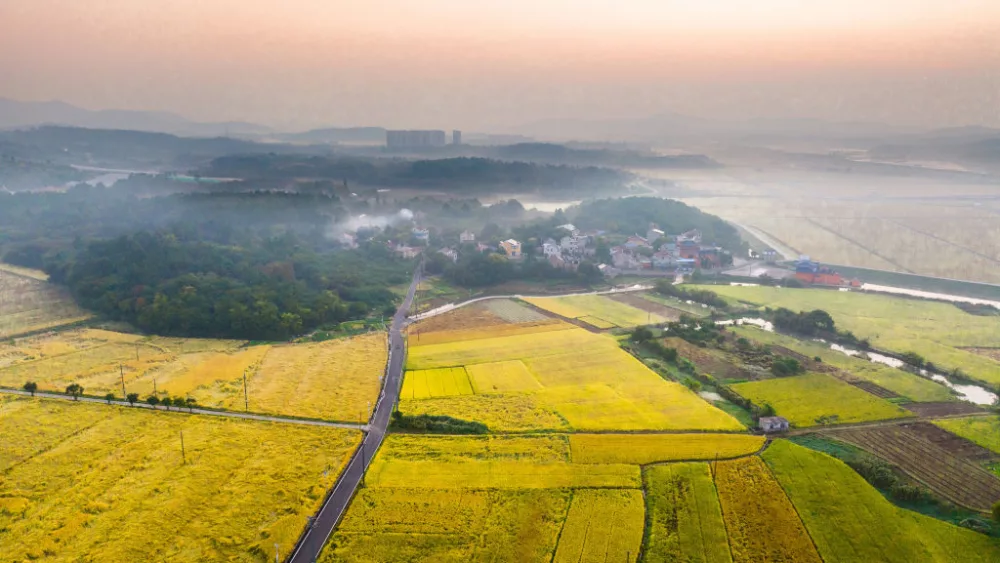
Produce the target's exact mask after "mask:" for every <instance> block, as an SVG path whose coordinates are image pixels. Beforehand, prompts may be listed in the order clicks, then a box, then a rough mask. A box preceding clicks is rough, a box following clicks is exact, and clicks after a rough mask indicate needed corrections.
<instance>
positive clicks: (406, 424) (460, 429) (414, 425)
mask: <svg viewBox="0 0 1000 563" xmlns="http://www.w3.org/2000/svg"><path fill="white" fill-rule="evenodd" d="M392 427H393V428H394V429H399V430H410V431H414V432H426V433H428V434H486V433H487V432H488V431H489V429H488V428H487V427H486V425H485V424H483V423H481V422H472V421H469V420H461V419H458V418H452V417H450V416H444V415H431V414H420V415H416V416H410V415H405V414H402V413H401V412H399V411H395V412H394V413H393V415H392Z"/></svg>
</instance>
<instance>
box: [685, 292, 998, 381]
mask: <svg viewBox="0 0 1000 563" xmlns="http://www.w3.org/2000/svg"><path fill="white" fill-rule="evenodd" d="M703 289H709V290H711V291H714V292H716V293H718V294H719V295H721V296H723V297H727V298H733V299H739V300H741V301H745V302H747V303H752V304H755V305H760V306H767V307H773V308H777V307H785V308H788V309H791V310H793V311H809V310H813V309H823V310H824V311H826V312H828V313H830V315H832V316H833V318H834V320H835V321H836V323H837V326H838V327H839V328H841V329H846V330H849V331H851V332H853V333H854V334H855V335H857V336H858V338H868V339H870V340H871V342H872V344H874V345H875V346H876V347H878V348H882V349H886V350H891V351H895V352H900V353H902V352H909V351H914V352H917V353H919V354H920V355H922V356H923V357H925V358H926V359H928V360H930V361H932V362H934V364H936V365H938V366H941V367H943V368H945V369H948V370H951V369H954V368H961V369H962V371H964V372H966V373H968V374H969V375H970V376H972V377H974V378H976V379H979V380H981V381H983V382H986V383H989V384H991V385H993V386H1000V362H997V361H994V360H992V359H990V358H988V357H986V356H983V355H979V354H976V353H973V352H971V351H968V350H963V349H962V348H967V347H978V348H998V347H1000V316H977V315H970V314H968V313H966V312H964V311H962V310H961V309H959V308H958V307H955V306H954V305H951V304H948V303H942V302H936V301H922V300H917V299H904V298H901V297H889V296H885V295H875V294H865V293H859V292H853V291H851V292H845V291H830V290H824V289H788V288H775V287H734V286H705V287H704V288H703Z"/></svg>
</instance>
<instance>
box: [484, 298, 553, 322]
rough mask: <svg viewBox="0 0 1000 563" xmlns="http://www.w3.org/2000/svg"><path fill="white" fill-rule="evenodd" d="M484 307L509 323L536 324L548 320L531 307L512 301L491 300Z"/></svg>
mask: <svg viewBox="0 0 1000 563" xmlns="http://www.w3.org/2000/svg"><path fill="white" fill-rule="evenodd" d="M484 305H485V307H486V308H487V309H488V310H489V311H490V312H491V313H493V314H494V315H496V316H498V317H500V318H501V319H503V320H505V321H507V322H509V323H534V322H539V321H544V320H546V319H548V317H546V316H545V315H543V314H541V313H539V312H538V311H536V310H534V309H532V308H531V307H528V306H526V305H522V304H521V303H518V302H517V301H514V300H512V299H490V300H488V301H486V302H485V303H484Z"/></svg>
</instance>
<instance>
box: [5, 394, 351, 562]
mask: <svg viewBox="0 0 1000 563" xmlns="http://www.w3.org/2000/svg"><path fill="white" fill-rule="evenodd" d="M182 433H183V439H184V451H183V453H182V450H181V444H180V436H181V434H182ZM0 435H2V436H3V439H2V440H0V471H2V472H3V479H2V480H0V507H2V508H0V529H3V530H4V533H2V534H0V553H2V554H3V559H4V560H5V561H27V560H44V559H50V560H53V561H98V560H100V561H137V560H138V561H152V560H169V561H179V562H192V563H194V562H202V561H242V562H247V563H250V562H255V561H260V560H261V559H262V558H266V557H267V556H268V555H270V554H272V553H273V551H274V545H275V544H278V545H279V546H281V549H282V551H285V550H288V549H290V548H291V546H292V545H293V544H294V542H295V540H296V539H297V537H298V535H299V533H300V532H301V531H302V529H303V528H304V526H305V525H306V518H307V516H308V515H311V514H312V513H313V512H314V511H315V510H316V509H317V508H318V506H319V504H320V502H321V501H322V498H323V495H324V493H325V491H326V489H327V488H329V487H330V486H331V485H332V483H333V481H334V480H335V479H336V477H337V474H338V473H339V471H340V470H341V468H342V467H343V465H344V463H345V462H346V460H347V458H348V456H349V455H350V453H351V451H352V450H353V449H354V447H355V446H356V445H357V444H358V442H359V439H360V433H358V432H354V431H347V430H339V429H330V428H313V427H307V426H300V425H294V426H293V425H278V424H273V423H266V422H255V421H242V420H232V419H222V418H217V417H206V416H191V415H187V414H182V413H172V414H171V413H160V412H157V413H154V412H149V411H144V410H139V409H129V408H120V407H109V406H107V405H100V404H89V403H72V402H66V401H46V400H41V399H27V398H18V399H11V398H7V397H0Z"/></svg>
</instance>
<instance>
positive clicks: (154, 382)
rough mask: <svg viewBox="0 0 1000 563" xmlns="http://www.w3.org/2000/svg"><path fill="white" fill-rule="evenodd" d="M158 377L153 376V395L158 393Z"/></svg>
mask: <svg viewBox="0 0 1000 563" xmlns="http://www.w3.org/2000/svg"><path fill="white" fill-rule="evenodd" d="M156 394H157V393H156V378H155V377H154V378H153V395H156Z"/></svg>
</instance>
